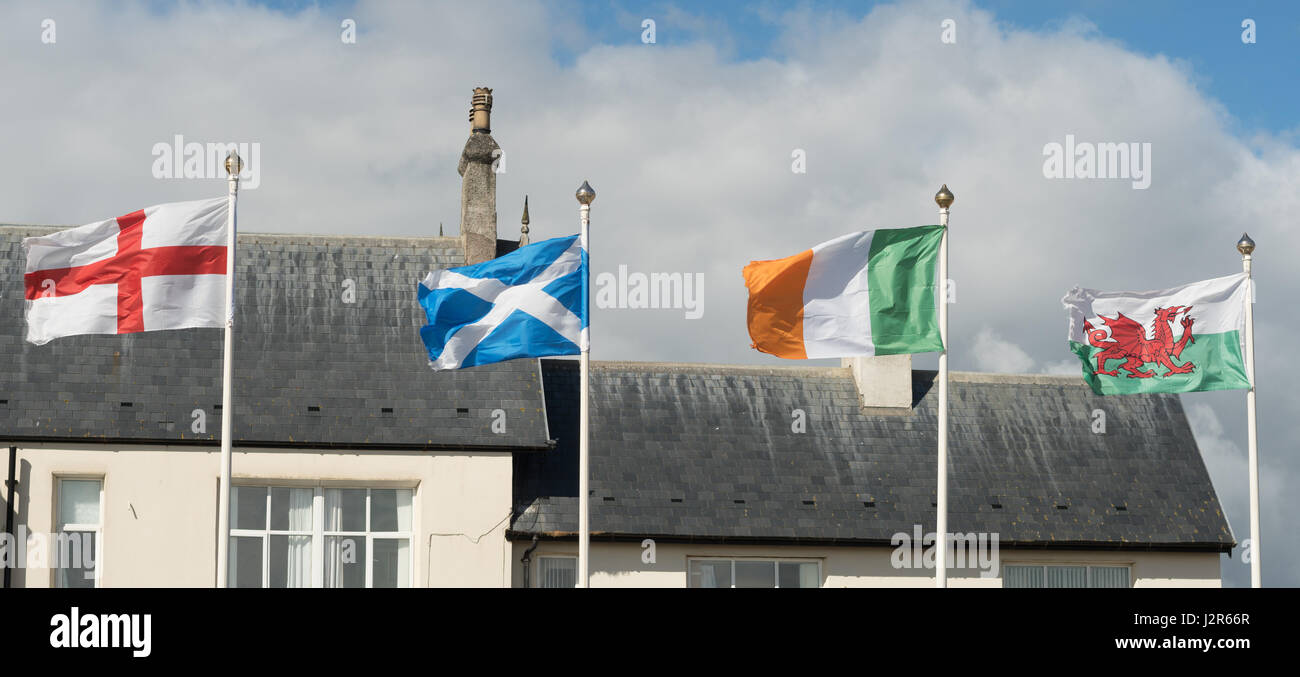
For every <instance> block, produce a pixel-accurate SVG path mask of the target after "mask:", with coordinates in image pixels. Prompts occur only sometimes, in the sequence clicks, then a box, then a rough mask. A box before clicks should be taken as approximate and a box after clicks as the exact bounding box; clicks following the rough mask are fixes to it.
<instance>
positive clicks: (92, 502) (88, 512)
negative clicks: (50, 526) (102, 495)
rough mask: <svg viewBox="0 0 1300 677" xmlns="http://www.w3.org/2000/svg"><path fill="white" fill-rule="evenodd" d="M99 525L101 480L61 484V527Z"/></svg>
mask: <svg viewBox="0 0 1300 677" xmlns="http://www.w3.org/2000/svg"><path fill="white" fill-rule="evenodd" d="M65 524H99V480H61V481H60V482H59V526H60V527H62V526H63V525H65Z"/></svg>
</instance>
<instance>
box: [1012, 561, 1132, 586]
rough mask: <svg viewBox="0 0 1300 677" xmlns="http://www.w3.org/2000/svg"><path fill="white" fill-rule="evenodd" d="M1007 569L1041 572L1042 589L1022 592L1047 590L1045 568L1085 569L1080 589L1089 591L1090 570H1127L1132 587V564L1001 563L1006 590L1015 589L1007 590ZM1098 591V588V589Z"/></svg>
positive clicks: (1090, 581)
mask: <svg viewBox="0 0 1300 677" xmlns="http://www.w3.org/2000/svg"><path fill="white" fill-rule="evenodd" d="M1007 567H1038V568H1040V569H1042V570H1043V587H1042V588H1022V589H1024V590H1044V589H1047V567H1083V568H1084V569H1085V573H1084V577H1083V581H1084V587H1083V588H1082V589H1085V590H1091V589H1094V588H1093V587H1092V570H1093V568H1094V567H1105V568H1109V569H1128V587H1130V588H1131V587H1133V563H1132V562H1003V563H1002V570H1003V576H1002V587H1003V588H1004V589H1008V590H1015V589H1016V588H1007V577H1006V568H1007ZM1098 589H1099V588H1098Z"/></svg>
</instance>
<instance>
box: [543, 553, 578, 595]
mask: <svg viewBox="0 0 1300 677" xmlns="http://www.w3.org/2000/svg"><path fill="white" fill-rule="evenodd" d="M544 559H571V560H573V571H574V582H575V583H576V582H577V578H578V576H579V575H581V572H580V571H578V556H577V555H538V556H537V557H536V558H535V559H534V560H533V563H532V567H533V572H532V580H533V587H534V588H540V587H542V560H544Z"/></svg>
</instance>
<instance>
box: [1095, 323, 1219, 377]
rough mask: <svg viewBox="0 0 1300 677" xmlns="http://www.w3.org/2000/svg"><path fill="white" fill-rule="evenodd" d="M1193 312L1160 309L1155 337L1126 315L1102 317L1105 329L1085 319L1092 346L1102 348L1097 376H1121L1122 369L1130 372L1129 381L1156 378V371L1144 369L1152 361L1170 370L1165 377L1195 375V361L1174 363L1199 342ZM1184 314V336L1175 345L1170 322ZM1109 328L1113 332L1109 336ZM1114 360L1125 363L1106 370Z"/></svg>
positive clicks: (1153, 329) (1153, 326)
mask: <svg viewBox="0 0 1300 677" xmlns="http://www.w3.org/2000/svg"><path fill="white" fill-rule="evenodd" d="M1191 310H1192V307H1191V306H1173V307H1170V308H1156V318H1155V321H1154V322H1152V327H1151V329H1152V334H1153V337H1152V338H1147V331H1146V328H1144V327H1143V326H1142V325H1140V324H1138V323H1137V322H1135V321H1133V320H1132V319H1130V318H1128V317H1125V316H1124V313H1117V315H1116V317H1113V318H1111V317H1106V316H1105V315H1101V316H1099V318H1100V319H1101V324H1102V325H1103V326H1104V327H1105V328H1104V329H1103V328H1098V327H1094V326H1092V323H1091V322H1089V321H1086V320H1085V321H1084V323H1083V327H1084V329H1085V330H1086V331H1087V333H1088V343H1090V344H1092V346H1093V347H1095V348H1101V349H1102V351H1101V352H1100V353H1097V371H1094V372H1093V373H1094V374H1105V375H1106V376H1119V370H1120V369H1123V370H1125V371H1127V372H1128V377H1129V378H1151V377H1152V376H1155V375H1156V372H1155V371H1154V370H1150V371H1148V370H1145V369H1144V368H1143V367H1144V366H1145V365H1146V364H1147V363H1148V362H1155V363H1156V364H1158V365H1160V366H1162V367H1165V368H1166V369H1168V371H1166V372H1165V373H1163V374H1160V376H1161V377H1164V376H1169V375H1171V374H1188V373H1191V371H1192V370H1193V369H1195V368H1196V365H1195V364H1193V363H1191V362H1184V363H1182V364H1174V360H1175V359H1178V356H1179V355H1181V354H1182V352H1183V348H1184V347H1186V346H1187V344H1188V343H1196V339H1195V338H1194V337H1192V323H1193V322H1195V320H1194V319H1193V318H1192V316H1191V315H1188V314H1187V313H1189V312H1191ZM1180 313H1181V314H1182V315H1183V319H1182V321H1181V322H1179V324H1181V325H1183V335H1182V337H1180V338H1179V339H1178V341H1177V342H1176V343H1175V342H1174V330H1173V329H1172V328H1171V327H1170V323H1172V322H1174V319H1175V318H1176V317H1178V315H1179V314H1180ZM1106 329H1109V330H1110V332H1109V336H1107V333H1108V332H1107V331H1106ZM1110 360H1124V361H1125V362H1124V364H1121V365H1119V367H1117V368H1116V369H1115V370H1114V371H1106V362H1108V361H1110Z"/></svg>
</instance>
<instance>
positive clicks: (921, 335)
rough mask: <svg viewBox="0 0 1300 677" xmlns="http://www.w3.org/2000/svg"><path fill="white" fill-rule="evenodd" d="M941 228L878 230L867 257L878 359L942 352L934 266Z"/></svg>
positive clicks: (873, 339)
mask: <svg viewBox="0 0 1300 677" xmlns="http://www.w3.org/2000/svg"><path fill="white" fill-rule="evenodd" d="M942 238H943V226H916V227H914V228H892V229H888V230H877V231H876V232H875V233H874V234H872V236H871V253H870V254H869V255H868V257H867V286H868V289H869V293H870V298H871V341H872V343H874V344H875V346H876V354H877V355H902V354H905V353H929V352H936V351H940V350H943V341H942V340H941V339H940V337H939V313H938V310H937V309H936V308H935V305H934V301H935V280H934V276H935V267H936V266H937V265H938V261H939V242H940V240H942Z"/></svg>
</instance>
